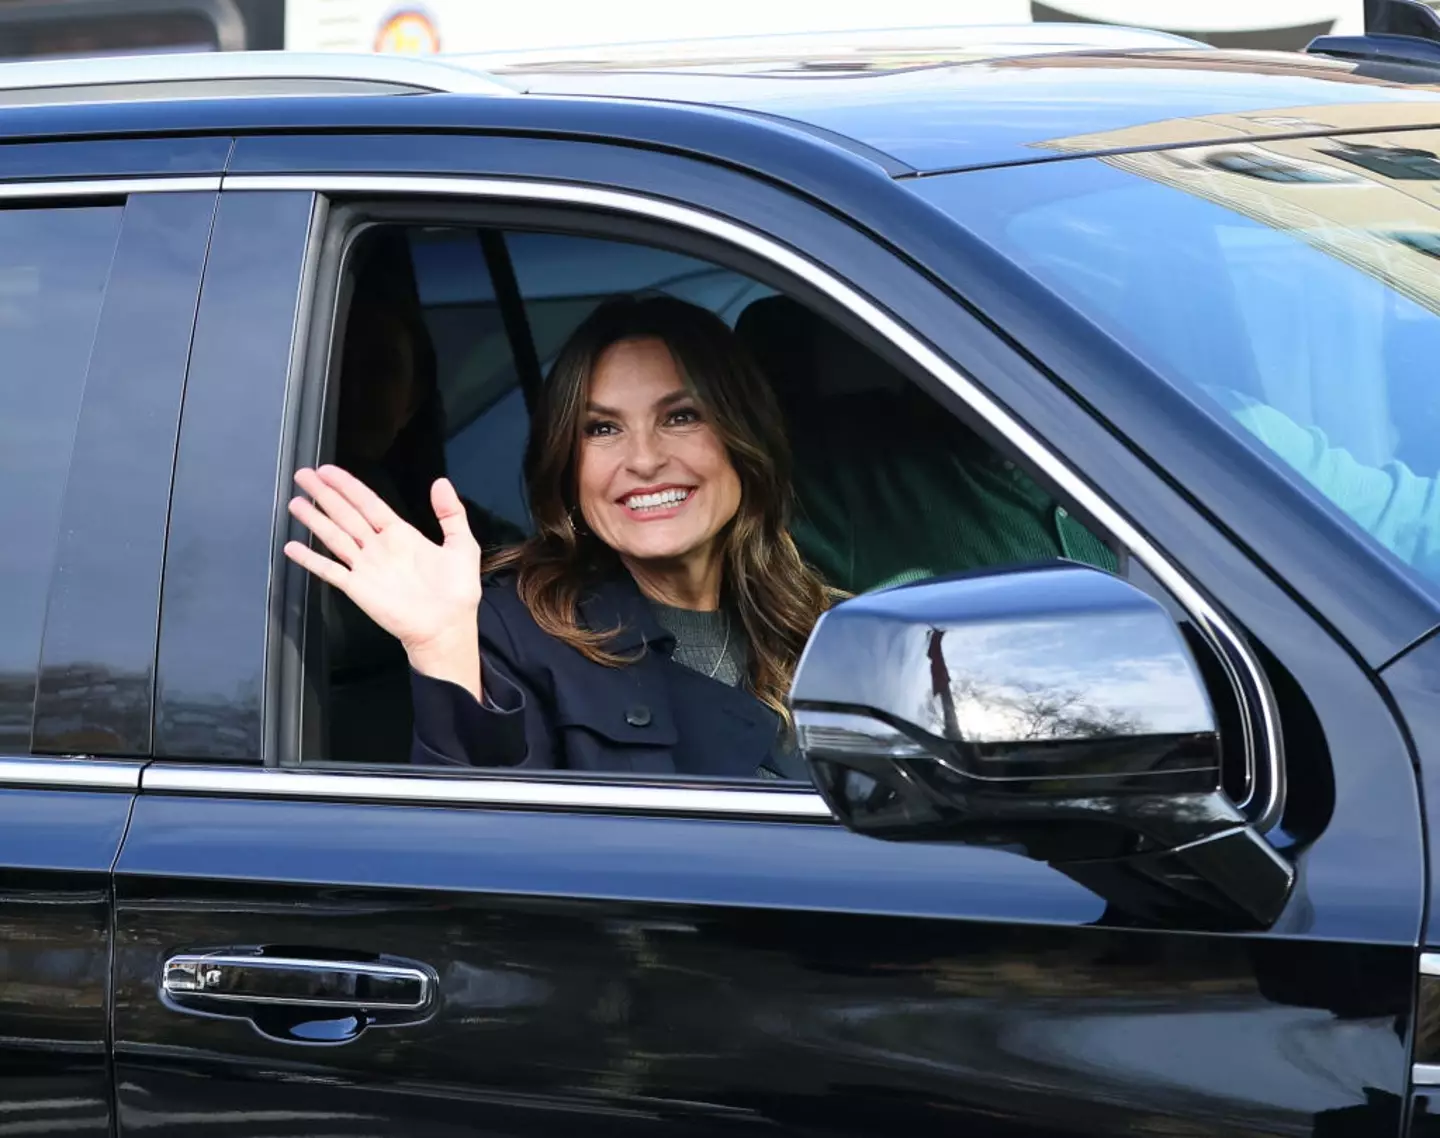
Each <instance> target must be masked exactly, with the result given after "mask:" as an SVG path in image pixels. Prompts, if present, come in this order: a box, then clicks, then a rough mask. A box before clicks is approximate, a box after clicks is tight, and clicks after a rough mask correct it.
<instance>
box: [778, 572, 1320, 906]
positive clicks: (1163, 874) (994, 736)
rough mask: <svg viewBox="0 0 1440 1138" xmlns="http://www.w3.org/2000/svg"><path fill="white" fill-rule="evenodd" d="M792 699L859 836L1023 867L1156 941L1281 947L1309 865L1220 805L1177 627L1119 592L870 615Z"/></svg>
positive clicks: (923, 599) (1108, 589)
mask: <svg viewBox="0 0 1440 1138" xmlns="http://www.w3.org/2000/svg"><path fill="white" fill-rule="evenodd" d="M790 700H791V707H792V709H793V711H794V715H795V726H796V732H797V735H798V740H799V746H800V749H801V752H802V753H803V754H804V756H805V759H806V761H807V763H808V765H809V766H810V770H811V774H812V776H813V778H814V780H815V785H816V786H817V787H818V789H819V791H820V793H821V795H822V796H823V797H824V798H825V800H826V802H827V803H828V804H829V806H830V808H831V809H832V810H833V811H834V812H835V815H836V817H837V818H839V820H840V821H841V822H843V823H844V824H845V825H846V826H847V827H849V828H850V829H852V830H854V831H856V832H858V833H861V834H868V835H872V836H874V837H877V838H887V839H891V840H897V841H939V842H961V843H967V844H977V845H992V846H1003V847H1007V848H1011V849H1015V850H1017V851H1019V852H1021V853H1024V854H1026V855H1027V856H1030V857H1033V858H1036V859H1039V860H1042V861H1046V862H1048V863H1050V864H1051V865H1053V866H1055V867H1056V868H1057V869H1059V870H1061V871H1062V872H1064V873H1066V874H1068V875H1069V876H1071V877H1073V878H1075V879H1076V880H1078V881H1080V882H1081V883H1082V884H1084V885H1085V886H1087V887H1088V888H1090V889H1092V890H1093V891H1094V892H1096V893H1097V894H1099V895H1100V896H1102V897H1104V898H1105V899H1106V900H1107V901H1108V902H1109V903H1110V905H1111V907H1112V908H1114V909H1117V910H1119V911H1120V912H1122V913H1124V914H1125V915H1126V916H1127V917H1128V918H1129V919H1133V920H1140V921H1144V922H1153V923H1157V924H1171V925H1174V924H1177V923H1178V924H1197V923H1198V924H1200V925H1203V926H1206V927H1231V928H1263V927H1267V926H1269V925H1270V924H1272V923H1273V922H1274V920H1275V919H1276V918H1277V917H1278V916H1279V914H1280V911H1281V909H1282V908H1283V907H1284V904H1285V901H1286V898H1287V897H1288V896H1289V892H1290V888H1291V885H1292V884H1293V882H1294V877H1295V874H1294V868H1293V866H1291V865H1290V863H1289V862H1287V861H1286V860H1285V859H1284V858H1282V857H1281V856H1280V854H1278V853H1277V852H1276V851H1275V850H1274V849H1273V848H1272V847H1271V846H1270V844H1269V843H1268V842H1267V841H1265V839H1264V838H1263V837H1262V836H1261V835H1260V834H1259V833H1257V832H1256V831H1255V830H1254V829H1253V828H1251V827H1250V826H1249V824H1248V823H1247V820H1246V818H1245V816H1244V815H1243V814H1242V813H1241V812H1240V810H1239V809H1237V808H1236V806H1235V805H1234V803H1232V802H1231V801H1230V799H1229V798H1228V797H1226V795H1225V793H1224V791H1223V789H1222V779H1221V765H1220V760H1221V748H1220V737H1219V731H1218V728H1217V726H1216V718H1215V712H1214V709H1213V706H1212V704H1211V700H1210V697H1209V695H1208V694H1207V692H1206V689H1205V684H1204V681H1203V679H1202V677H1201V674H1200V670H1199V668H1198V667H1197V665H1196V663H1195V659H1194V657H1193V656H1192V654H1191V652H1190V649H1189V647H1188V646H1187V644H1186V642H1185V639H1184V637H1183V635H1182V634H1181V631H1180V629H1179V627H1178V626H1177V625H1176V624H1175V622H1174V621H1173V620H1172V619H1171V617H1170V615H1169V613H1167V612H1166V610H1165V609H1164V607H1162V606H1161V605H1160V604H1159V603H1158V602H1157V601H1156V600H1155V599H1154V598H1152V597H1150V596H1149V595H1148V594H1146V593H1143V592H1141V591H1140V590H1139V589H1137V588H1135V586H1133V585H1131V584H1129V583H1128V582H1126V581H1124V580H1121V579H1120V578H1119V577H1115V576H1112V575H1111V574H1108V573H1104V572H1101V571H1099V570H1096V569H1091V568H1087V567H1084V566H1079V565H1073V564H1069V563H1061V562H1057V563H1055V564H1054V565H1047V566H1043V567H1039V568H1030V569H1023V570H1019V571H1011V572H1003V573H995V574H988V575H978V576H965V577H957V578H949V579H938V580H930V581H925V582H922V583H919V584H914V585H907V586H902V587H899V588H895V589H889V590H885V591H882V592H877V593H870V594H865V595H862V596H858V597H855V598H853V599H851V600H848V601H845V602H843V603H842V604H839V605H837V606H836V607H835V608H833V609H832V610H830V611H829V612H827V613H826V614H825V615H824V616H823V617H822V618H821V619H820V622H819V623H818V624H817V625H816V627H815V631H814V632H813V634H812V635H811V637H810V642H809V644H808V646H807V647H806V649H805V653H804V655H803V657H802V658H801V660H800V664H799V667H798V668H797V669H796V675H795V681H794V685H793V687H792V689H791V696H790Z"/></svg>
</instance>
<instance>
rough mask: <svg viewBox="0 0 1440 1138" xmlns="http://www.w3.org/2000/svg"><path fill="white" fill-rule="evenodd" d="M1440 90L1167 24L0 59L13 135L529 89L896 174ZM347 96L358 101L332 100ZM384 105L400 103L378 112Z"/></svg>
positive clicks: (398, 122)
mask: <svg viewBox="0 0 1440 1138" xmlns="http://www.w3.org/2000/svg"><path fill="white" fill-rule="evenodd" d="M1437 83H1440V68H1425V67H1419V66H1416V67H1407V66H1403V65H1395V64H1382V63H1373V62H1357V61H1354V60H1339V59H1331V58H1326V57H1324V56H1319V55H1306V54H1297V53H1284V52H1253V51H1250V52H1246V51H1224V50H1218V49H1214V48H1210V47H1207V46H1206V45H1204V44H1201V43H1198V42H1196V41H1193V40H1187V39H1184V38H1182V37H1179V36H1173V35H1169V34H1167V33H1163V32H1154V31H1147V30H1140V29H1132V28H1116V27H1109V26H1105V25H1066V24H1030V25H1018V26H1012V27H977V26H974V25H969V26H961V27H954V28H922V29H914V28H910V29H891V30H885V29H881V30H871V31H857V32H845V33H825V34H820V35H803V36H796V35H785V36H764V37H750V38H744V39H714V40H701V41H689V42H685V43H651V44H646V43H639V44H612V45H604V46H601V47H595V48H570V49H564V50H559V51H554V50H552V51H546V52H524V53H516V52H510V53H502V54H494V55H483V56H480V55H463V56H462V55H456V56H442V57H438V58H431V59H426V60H420V59H414V60H406V59H399V58H395V57H385V56H377V55H365V56H343V55H329V56H304V55H300V54H298V53H285V52H255V53H228V54H223V55H208V56H206V55H192V56H179V55H175V56H153V57H141V58H136V57H131V58H128V59H117V60H102V61H53V62H42V63H13V64H0V139H3V138H4V137H6V136H7V135H8V136H9V137H12V138H16V139H19V138H22V137H32V138H33V137H37V135H39V134H50V135H51V136H52V137H53V136H54V135H55V134H57V133H59V134H70V133H74V134H81V133H87V132H94V133H98V134H109V133H115V132H116V131H117V130H121V129H124V124H134V123H140V122H146V121H151V122H153V123H154V124H155V129H159V130H167V129H177V128H179V127H178V124H179V123H180V122H182V121H183V123H184V126H183V129H185V130H187V131H188V132H193V131H194V130H196V129H203V126H204V123H205V122H206V121H207V119H213V121H214V124H215V128H216V129H219V130H223V129H228V128H231V127H233V126H236V125H238V124H240V123H242V122H249V123H252V124H253V127H254V128H255V129H261V128H263V127H265V126H270V125H273V126H274V127H276V128H279V129H284V127H285V126H286V125H287V120H293V126H294V127H296V128H298V129H314V128H315V127H317V126H318V125H321V124H320V121H319V120H320V119H322V118H323V117H324V116H325V115H326V114H327V113H330V112H331V111H333V112H334V113H335V115H336V116H337V118H336V121H335V122H334V123H333V125H335V126H342V127H347V126H350V127H362V126H364V125H367V124H368V125H377V126H378V125H381V123H382V120H383V122H384V123H385V124H387V125H389V126H390V128H391V129H398V128H401V127H402V126H403V123H404V122H405V121H408V120H412V119H413V120H414V121H416V122H417V123H420V122H421V121H423V120H425V118H426V112H425V111H424V110H422V105H423V104H424V103H426V102H427V101H428V100H430V99H431V98H441V99H447V98H449V97H453V96H463V97H464V98H468V99H471V100H474V101H472V102H471V103H469V104H468V105H470V106H473V107H475V113H474V115H473V125H474V126H476V127H484V126H486V125H489V123H488V121H487V120H491V119H495V118H496V117H497V116H499V117H501V118H504V117H506V116H505V115H504V114H503V113H502V112H500V110H499V109H498V108H495V109H494V110H490V111H486V110H484V109H483V106H484V105H486V104H488V105H490V106H491V107H494V100H495V98H496V97H497V96H498V97H500V101H501V102H509V101H512V100H513V99H514V96H517V95H519V96H527V95H528V96H530V97H531V98H530V99H525V98H523V97H522V98H521V99H519V100H516V101H518V102H531V101H533V100H535V99H538V100H539V101H541V102H550V103H553V102H555V101H556V100H564V99H568V98H579V99H581V100H583V101H585V102H587V103H594V102H598V101H603V102H607V103H611V104H615V105H616V106H617V108H618V107H622V106H630V107H633V108H635V110H636V111H637V112H638V111H640V110H641V109H642V108H643V107H644V106H651V107H657V106H668V107H671V108H674V109H675V110H679V109H681V108H683V107H684V106H687V105H691V106H697V107H705V108H714V109H716V110H720V111H724V112H727V113H731V114H737V113H738V114H739V115H740V116H741V117H743V118H748V119H751V120H752V121H756V122H763V121H772V122H779V123H782V124H784V125H785V126H787V127H789V128H792V133H793V128H795V127H799V128H801V129H803V130H805V131H808V132H809V133H811V134H812V135H819V136H821V137H823V138H826V139H828V140H829V141H831V142H838V143H839V144H841V145H843V146H846V147H848V148H849V149H851V150H853V151H856V152H858V153H861V154H864V155H867V156H868V157H870V158H872V159H874V160H876V161H878V162H879V163H880V164H881V165H882V166H883V167H884V168H885V169H886V170H888V171H889V172H890V173H892V174H906V173H914V172H919V173H934V172H940V171H946V170H963V169H971V168H976V167H985V166H994V165H1001V164H1008V163H1017V162H1033V161H1039V160H1045V159H1048V158H1054V157H1064V156H1070V155H1077V154H1085V153H1097V152H1106V151H1117V150H1126V149H1135V148H1154V147H1164V146H1173V145H1181V144H1185V143H1196V142H1223V141H1230V140H1234V139H1237V138H1257V137H1273V136H1276V135H1285V134H1292V135H1293V134H1305V133H1311V134H1313V133H1326V132H1332V131H1342V130H1349V131H1354V130H1393V129H1403V128H1407V127H1413V126H1426V125H1436V124H1440V86H1437V85H1436V84H1437ZM361 92H367V93H365V94H361ZM424 92H430V93H433V94H424ZM342 94H345V95H348V96H350V97H348V98H339V97H337V96H340V95H342ZM277 95H286V96H297V95H310V96H316V97H317V98H313V99H310V100H302V101H308V102H310V103H311V104H312V106H311V107H310V108H308V109H307V110H306V111H303V112H302V111H300V110H299V109H298V108H295V107H294V102H295V101H294V100H293V99H290V100H288V102H289V103H290V106H291V110H290V111H286V110H285V109H284V108H283V107H282V106H279V105H277V104H276V101H275V96H277ZM320 96H330V98H318V97H320ZM506 96H508V97H509V98H506ZM397 97H399V98H398V102H396V101H395V100H396V98H397ZM377 98H378V100H379V102H382V103H385V104H387V105H388V107H389V108H390V109H388V110H386V111H384V112H383V113H382V112H380V109H379V106H377ZM136 100H145V102H144V103H143V104H141V103H139V102H136ZM286 101H287V100H284V99H282V100H280V102H281V103H284V102H286ZM197 102H198V104H199V105H198V106H197V105H196V104H197ZM186 103H188V104H190V106H189V108H188V109H185V110H183V111H182V110H181V107H182V105H183V104H186ZM322 103H323V104H329V107H328V109H327V108H325V107H322V106H320V105H318V104H322ZM55 104H60V105H59V106H56V105H55ZM77 104H78V105H77ZM247 104H248V108H249V109H248V110H245V109H241V108H242V106H245V105H247ZM362 105H368V106H369V107H370V108H371V109H370V110H369V111H366V110H363V109H361V106H362ZM107 107H108V110H107ZM166 107H169V108H171V109H170V110H168V111H167V110H165V109H164V108H166ZM402 107H405V108H409V110H402ZM87 108H88V112H89V113H87ZM147 108H148V110H147ZM202 108H209V109H208V110H207V109H202ZM27 112H28V114H27ZM515 113H517V114H518V113H520V111H519V108H517V109H516V112H515ZM468 117H469V116H466V115H464V113H463V112H462V113H461V114H460V115H458V116H457V114H456V110H455V108H454V107H453V106H451V107H448V108H447V109H446V110H445V111H444V112H443V114H442V118H443V119H444V120H445V121H446V122H448V123H453V124H454V125H456V126H460V125H463V120H465V119H467V118H468ZM550 117H553V116H550ZM457 118H458V119H459V120H462V121H457ZM170 124H175V125H170ZM437 125H438V124H437Z"/></svg>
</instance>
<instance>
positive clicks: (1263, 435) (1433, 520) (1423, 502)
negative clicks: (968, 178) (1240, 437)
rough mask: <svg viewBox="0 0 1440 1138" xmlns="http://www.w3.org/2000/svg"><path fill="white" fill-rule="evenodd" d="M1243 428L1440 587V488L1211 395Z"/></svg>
mask: <svg viewBox="0 0 1440 1138" xmlns="http://www.w3.org/2000/svg"><path fill="white" fill-rule="evenodd" d="M1206 390H1207V391H1208V392H1209V393H1210V395H1211V396H1212V397H1213V398H1215V399H1217V400H1218V401H1219V402H1220V403H1221V405H1222V406H1223V407H1225V409H1226V410H1227V411H1229V412H1230V414H1231V415H1232V416H1233V417H1234V418H1235V421H1236V422H1238V423H1239V424H1240V425H1241V426H1242V427H1244V428H1245V429H1246V430H1247V431H1249V432H1250V433H1251V434H1252V435H1254V436H1255V437H1256V438H1257V439H1259V440H1260V441H1261V442H1262V443H1264V444H1265V445H1266V446H1267V447H1269V448H1270V450H1272V451H1273V452H1274V453H1275V454H1276V455H1278V456H1279V457H1280V458H1281V459H1282V460H1283V461H1284V462H1285V463H1287V464H1288V465H1289V466H1291V467H1292V468H1294V469H1295V470H1296V471H1297V472H1298V473H1299V474H1300V476H1301V477H1302V478H1304V479H1305V481H1307V482H1309V483H1310V485H1312V486H1314V487H1315V489H1317V490H1318V491H1320V493H1321V494H1323V495H1324V496H1325V497H1326V498H1328V499H1329V500H1330V501H1331V502H1333V503H1334V504H1335V505H1336V506H1338V507H1339V508H1340V509H1341V510H1342V511H1343V512H1344V513H1345V514H1347V515H1348V516H1349V517H1350V518H1352V519H1353V520H1354V521H1355V522H1356V523H1357V524H1359V525H1360V527H1361V528H1362V529H1364V530H1365V531H1366V532H1367V533H1368V534H1370V535H1371V536H1372V537H1374V538H1375V540H1376V541H1378V542H1379V543H1380V544H1381V545H1383V546H1384V547H1385V548H1386V549H1388V550H1390V551H1391V552H1392V553H1394V554H1395V555H1396V556H1397V557H1399V558H1400V560H1402V561H1404V562H1405V563H1406V564H1407V565H1412V566H1414V567H1415V568H1416V569H1418V570H1419V571H1420V572H1421V573H1423V574H1425V576H1427V577H1430V578H1432V579H1440V493H1437V489H1436V480H1435V479H1434V478H1426V477H1424V476H1422V475H1419V474H1416V473H1415V472H1414V471H1412V470H1411V469H1410V468H1409V467H1408V466H1406V465H1405V464H1404V463H1402V462H1390V463H1386V464H1385V465H1383V466H1368V465H1366V464H1365V463H1362V462H1359V461H1357V460H1356V459H1355V458H1354V456H1352V455H1351V454H1350V453H1349V452H1348V451H1346V450H1344V449H1342V448H1340V447H1336V446H1332V445H1331V443H1330V440H1329V439H1328V438H1327V437H1326V435H1325V433H1324V432H1323V431H1321V430H1320V429H1319V428H1318V427H1303V426H1301V425H1300V424H1299V423H1296V422H1295V421H1294V420H1293V419H1290V418H1289V417H1287V416H1286V415H1284V414H1282V413H1281V412H1279V411H1277V410H1276V409H1275V408H1274V407H1271V406H1270V405H1269V404H1266V403H1262V402H1260V401H1259V400H1258V399H1253V398H1251V397H1250V396H1247V395H1243V394H1241V393H1240V392H1238V391H1232V390H1229V389H1226V388H1207V389H1206Z"/></svg>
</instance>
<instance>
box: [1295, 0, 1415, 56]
mask: <svg viewBox="0 0 1440 1138" xmlns="http://www.w3.org/2000/svg"><path fill="white" fill-rule="evenodd" d="M1305 50H1306V51H1307V52H1309V53H1310V54H1311V55H1329V56H1334V57H1336V58H1338V59H1363V60H1373V61H1375V62H1383V63H1410V64H1419V65H1422V66H1424V65H1429V66H1432V67H1433V66H1440V12H1436V11H1435V9H1434V8H1432V7H1431V6H1430V5H1429V4H1425V3H1422V2H1421V0H1368V2H1367V3H1366V5H1365V34H1364V35H1363V36H1316V37H1315V39H1313V40H1311V41H1310V43H1309V45H1308V46H1307V47H1306V48H1305Z"/></svg>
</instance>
